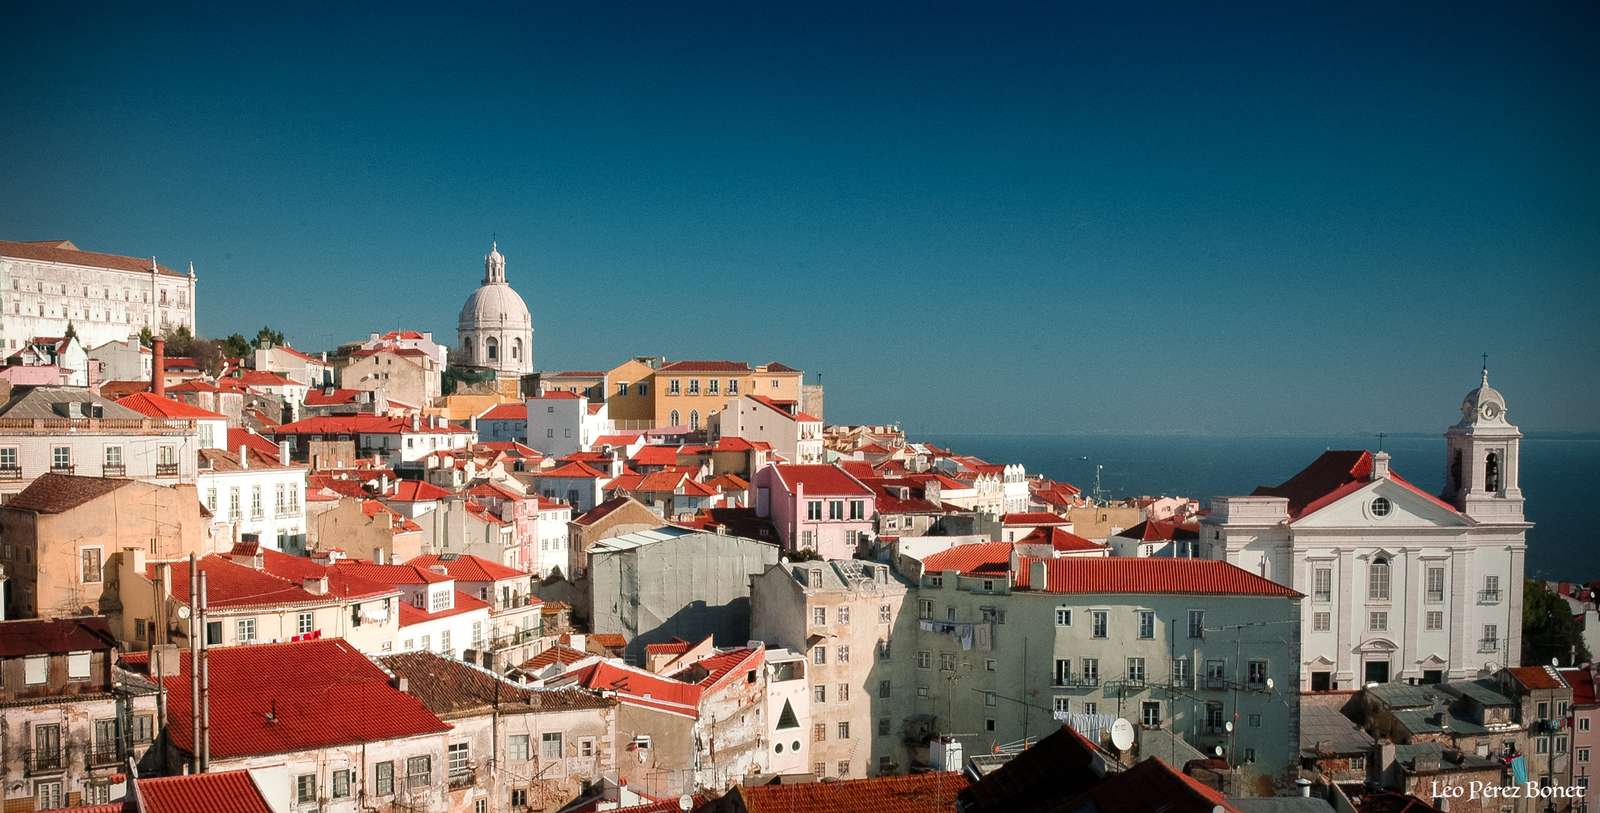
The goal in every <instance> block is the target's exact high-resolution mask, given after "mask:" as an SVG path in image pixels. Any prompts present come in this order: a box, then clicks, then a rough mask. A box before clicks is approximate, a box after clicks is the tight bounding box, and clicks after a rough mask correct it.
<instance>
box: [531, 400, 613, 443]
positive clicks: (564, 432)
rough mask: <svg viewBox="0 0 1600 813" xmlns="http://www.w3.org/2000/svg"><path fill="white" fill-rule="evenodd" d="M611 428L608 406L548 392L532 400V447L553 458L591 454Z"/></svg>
mask: <svg viewBox="0 0 1600 813" xmlns="http://www.w3.org/2000/svg"><path fill="white" fill-rule="evenodd" d="M609 428H610V422H609V421H608V420H607V419H606V405H605V404H604V403H597V404H590V403H589V399H588V398H586V397H584V396H582V395H579V394H578V393H575V392H554V391H551V392H545V393H544V394H542V395H535V396H533V397H531V398H529V399H528V417H527V432H528V439H527V440H526V441H525V442H526V443H527V444H528V445H529V446H532V447H533V448H535V449H538V450H539V451H541V452H544V453H545V454H546V455H547V456H549V457H566V456H567V455H569V454H572V453H573V452H579V451H587V450H588V449H589V447H590V445H591V444H593V443H594V441H595V439H596V438H598V437H600V436H601V435H604V434H605V433H606V432H607V431H608V430H609Z"/></svg>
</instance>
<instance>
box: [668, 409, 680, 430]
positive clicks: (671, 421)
mask: <svg viewBox="0 0 1600 813" xmlns="http://www.w3.org/2000/svg"><path fill="white" fill-rule="evenodd" d="M667 423H668V424H671V425H672V426H677V425H678V410H676V409H674V410H672V414H671V415H668V416H667Z"/></svg>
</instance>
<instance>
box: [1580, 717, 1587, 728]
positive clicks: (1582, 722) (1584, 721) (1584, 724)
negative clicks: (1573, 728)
mask: <svg viewBox="0 0 1600 813" xmlns="http://www.w3.org/2000/svg"><path fill="white" fill-rule="evenodd" d="M1578 730H1579V731H1588V730H1589V718H1588V717H1579V718H1578Z"/></svg>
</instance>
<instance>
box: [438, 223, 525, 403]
mask: <svg viewBox="0 0 1600 813" xmlns="http://www.w3.org/2000/svg"><path fill="white" fill-rule="evenodd" d="M456 327H457V337H458V343H457V347H459V348H460V358H461V361H462V363H464V364H466V365H468V366H471V367H481V368H485V369H489V370H493V371H494V373H495V376H496V378H498V379H500V380H501V381H502V382H507V381H516V380H517V379H520V378H521V377H522V376H524V375H527V374H528V373H530V372H533V317H532V316H530V315H529V313H528V306H527V304H526V303H524V302H523V301H522V297H521V296H519V295H517V292H516V291H515V290H513V289H512V288H511V285H510V284H509V283H507V282H506V258H505V256H504V255H502V254H501V253H500V247H499V245H498V244H493V245H491V246H490V248H489V254H488V255H487V256H485V257H484V258H483V282H482V284H480V285H479V286H478V288H477V290H475V291H473V292H472V294H471V295H470V296H468V297H467V301H466V304H464V305H462V306H461V316H460V319H459V320H458V321H457V325H456Z"/></svg>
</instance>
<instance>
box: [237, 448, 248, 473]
mask: <svg viewBox="0 0 1600 813" xmlns="http://www.w3.org/2000/svg"><path fill="white" fill-rule="evenodd" d="M239 468H241V469H248V468H250V447H249V446H246V445H244V444H243V443H241V444H239Z"/></svg>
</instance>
